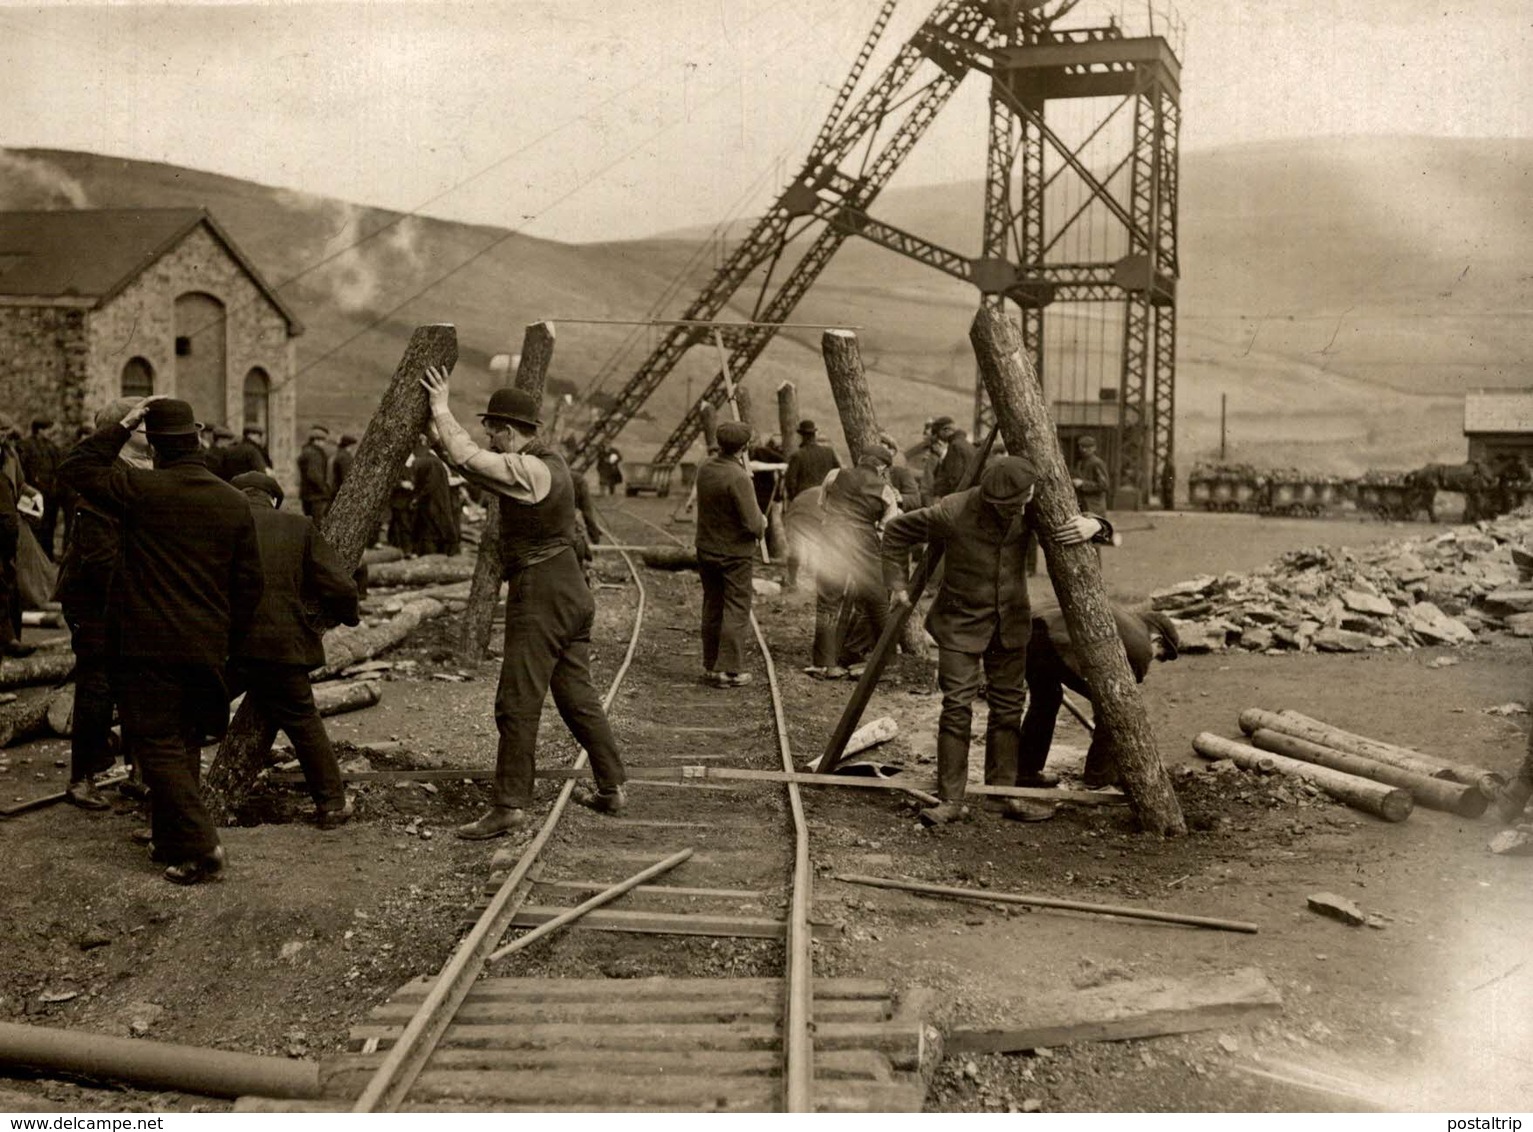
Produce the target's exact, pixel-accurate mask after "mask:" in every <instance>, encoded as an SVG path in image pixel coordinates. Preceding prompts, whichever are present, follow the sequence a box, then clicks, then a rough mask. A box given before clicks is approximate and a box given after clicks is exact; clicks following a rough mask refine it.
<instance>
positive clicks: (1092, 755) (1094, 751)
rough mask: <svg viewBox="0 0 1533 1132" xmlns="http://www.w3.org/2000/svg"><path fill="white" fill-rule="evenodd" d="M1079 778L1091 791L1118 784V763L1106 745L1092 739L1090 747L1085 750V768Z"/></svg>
mask: <svg viewBox="0 0 1533 1132" xmlns="http://www.w3.org/2000/svg"><path fill="white" fill-rule="evenodd" d="M1081 778H1082V779H1083V780H1084V781H1085V783H1086V785H1087V787H1089V788H1090V789H1092V790H1100V789H1102V788H1103V787H1104V786H1116V785H1117V784H1118V762H1117V760H1116V759H1114V758H1113V757H1112V752H1111V751H1110V750H1109V749H1108V747H1107V744H1106V743H1103V742H1101V741H1099V740H1097V739H1092V741H1091V746H1090V747H1088V748H1087V749H1086V767H1085V770H1084V771H1082V773H1081Z"/></svg>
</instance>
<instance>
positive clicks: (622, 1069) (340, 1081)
mask: <svg viewBox="0 0 1533 1132" xmlns="http://www.w3.org/2000/svg"><path fill="white" fill-rule="evenodd" d="M382 1058H383V1054H381V1053H363V1054H349V1055H347V1056H344V1057H341V1058H337V1059H333V1060H331V1061H327V1062H325V1063H324V1064H322V1065H321V1066H320V1084H321V1089H322V1091H323V1092H324V1093H325V1095H326V1096H354V1095H355V1094H356V1093H358V1092H360V1091H361V1088H362V1085H361V1082H362V1081H365V1079H366V1075H367V1074H370V1073H371V1072H372V1071H373V1070H374V1069H376V1068H377V1066H378V1064H379V1062H380V1061H381V1060H382ZM590 1068H591V1054H590V1051H588V1050H582V1049H555V1050H502V1049H442V1050H437V1052H436V1053H434V1054H432V1056H431V1060H430V1061H429V1062H427V1064H426V1069H427V1071H430V1070H434V1069H456V1070H474V1069H486V1070H495V1071H500V1072H505V1071H508V1070H522V1071H525V1072H536V1071H541V1070H550V1069H551V1070H569V1071H573V1070H589V1069H590ZM815 1068H816V1070H817V1073H818V1076H819V1078H820V1079H821V1080H826V1081H832V1080H843V1079H844V1080H862V1081H877V1082H889V1081H892V1080H893V1079H894V1078H893V1073H892V1070H891V1068H890V1065H889V1059H888V1058H887V1057H885V1056H884V1055H883V1054H881V1053H877V1052H875V1051H873V1050H862V1049H849V1050H835V1051H830V1052H826V1053H823V1054H821V1055H820V1056H818V1057H816V1058H815ZM601 1071H602V1072H603V1073H609V1074H617V1075H621V1076H633V1075H651V1074H656V1073H676V1072H681V1073H713V1074H717V1075H719V1076H733V1077H778V1076H780V1075H781V1074H782V1055H781V1054H780V1053H778V1052H777V1051H776V1050H606V1051H605V1052H603V1053H602V1055H601Z"/></svg>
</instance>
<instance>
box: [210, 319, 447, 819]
mask: <svg viewBox="0 0 1533 1132" xmlns="http://www.w3.org/2000/svg"><path fill="white" fill-rule="evenodd" d="M457 360H458V335H457V331H455V330H454V329H453V327H452V326H450V325H446V324H436V325H431V326H420V327H416V329H415V333H413V334H412V335H410V343H409V345H407V346H406V347H405V352H404V356H403V357H402V358H400V360H399V365H398V367H396V368H395V370H394V376H393V377H392V378H391V379H390V380H389V384H388V388H387V389H385V390H384V393H383V400H382V401H381V402H380V403H379V405H378V411H377V412H376V413H374V414H373V418H372V420H370V421H369V422H368V424H367V431H366V432H365V433H363V434H362V442H361V443H360V444H358V445H357V455H356V459H355V460H354V461H353V463H352V466H351V472H350V474H349V475H347V477H346V482H345V483H344V484H342V485H341V490H340V493H339V494H338V495H337V496H336V497H335V502H334V504H333V505H332V506H331V508H330V512H329V514H328V515H326V516H325V522H324V524H323V527H322V530H323V532H324V536H325V540H326V541H327V542H328V543H329V544H330V546H331V548H332V549H333V550H334V551H335V553H336V557H337V558H339V559H340V564H341V568H342V569H344V570H345V571H346V572H347V573H350V572H351V571H353V570H355V569H356V568H357V565H358V564H359V563H360V562H361V561H362V552H363V551H364V550H366V549H367V545H368V543H369V542H370V541H371V539H372V536H373V530H374V528H375V526H376V524H377V519H378V516H379V515H381V514H382V513H383V510H384V508H385V507H386V506H387V505H388V499H389V492H390V491H391V490H392V488H393V486H394V485H395V484H397V483H398V482H399V480H400V478H401V477H402V476H403V475H404V470H405V461H406V460H407V459H409V457H410V453H411V452H413V451H414V450H415V445H416V441H417V439H418V438H419V436H420V434H421V433H422V432H423V431H424V430H425V428H426V421H427V415H428V409H427V405H426V391H425V389H423V388H422V387H421V378H422V377H423V376H424V375H425V372H426V367H427V366H439V367H441V368H443V369H448V370H450V369H452V367H453V366H454V365H455V364H456V363H457ZM326 656H327V658H328V656H329V647H328V642H327V647H326ZM353 663H355V662H353ZM341 667H343V668H344V667H345V665H342V666H341ZM276 737H277V730H276V727H275V726H274V725H273V724H272V722H271V720H270V718H269V717H268V716H267V714H266V713H265V712H264V711H261V710H260V709H259V708H258V707H257V706H256V704H255V703H254V702H253V701H250V700H247V701H246V702H245V703H244V704H242V705H241V706H240V709H239V711H237V712H236V713H235V715H234V719H233V721H232V722H231V723H230V724H229V730H228V733H227V734H226V735H225V736H224V739H223V742H222V743H220V744H219V747H218V754H217V755H215V756H214V758H213V763H212V765H211V766H210V767H209V768H208V774H207V779H206V781H205V783H204V788H205V794H206V796H207V802H208V809H209V812H211V813H212V815H213V818H214V820H215V821H221V822H227V821H229V820H230V819H231V818H232V816H233V814H234V813H235V812H236V810H238V809H240V808H241V807H242V806H243V805H244V802H245V799H246V797H247V796H248V795H249V793H250V791H251V788H252V787H254V785H255V783H256V780H257V778H258V777H259V775H260V773H261V771H262V770H263V769H264V768H265V766H266V758H267V755H268V754H269V753H270V751H271V745H272V741H273V740H274V739H275V738H276Z"/></svg>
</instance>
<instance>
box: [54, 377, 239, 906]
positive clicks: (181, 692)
mask: <svg viewBox="0 0 1533 1132" xmlns="http://www.w3.org/2000/svg"><path fill="white" fill-rule="evenodd" d="M140 422H143V424H144V430H145V432H146V433H147V434H148V436H149V446H150V447H151V448H152V449H153V450H154V467H153V468H152V469H142V468H132V467H126V466H124V465H123V464H122V463H120V462H119V461H118V459H117V454H118V452H119V451H120V450H121V449H122V447H123V445H124V444H125V443H126V442H127V440H128V436H129V434H131V433H132V432H133V430H134V429H136V428H137V427H138V425H139V423H140ZM59 472H60V475H61V476H62V477H63V478H64V479H65V480H66V481H68V482H69V483H71V484H72V485H73V486H74V487H75V489H76V490H77V491H79V493H80V494H81V495H83V496H84V497H85V498H86V499H87V500H88V501H90V502H91V503H92V504H94V505H95V506H97V507H101V508H103V509H106V510H108V511H111V512H113V513H114V514H117V515H118V516H120V517H121V518H122V520H123V528H122V529H123V536H122V539H123V554H122V573H121V583H120V585H119V586H118V587H117V590H116V592H115V593H114V595H113V608H114V613H115V618H114V624H113V626H112V628H113V632H114V636H115V640H114V641H113V645H114V653H115V656H116V659H117V664H116V686H117V690H118V695H119V699H118V710H119V711H120V712H121V714H122V727H123V736H124V738H125V739H126V741H127V743H128V745H129V746H130V747H131V748H132V751H133V757H134V759H135V760H137V762H138V764H139V766H140V768H141V769H142V771H143V775H144V782H145V784H146V785H147V786H148V787H149V791H150V796H149V800H150V807H151V811H150V813H151V823H152V824H151V830H152V838H153V844H154V846H155V849H154V850H152V858H154V859H158V860H162V861H167V862H169V864H168V867H167V868H166V869H165V879H166V880H168V881H171V882H173V883H175V884H197V883H199V882H200V881H203V880H207V879H209V878H211V877H213V876H216V875H217V874H218V873H219V872H221V871H222V870H223V867H224V851H223V847H222V846H221V845H220V844H219V842H218V831H217V830H216V829H215V828H214V827H213V822H212V819H211V818H210V817H209V815H208V811H207V808H206V806H204V805H203V801H202V795H201V792H200V789H199V784H198V779H199V777H200V773H201V765H200V761H199V759H200V754H201V747H202V744H203V742H204V741H205V740H208V739H210V738H217V737H219V736H221V735H222V734H223V733H224V731H225V729H226V728H227V727H228V724H229V698H228V695H227V691H226V688H225V685H224V675H225V672H224V669H225V665H226V663H227V661H228V658H229V655H230V653H231V651H234V650H236V649H238V648H239V645H240V641H241V640H242V638H243V637H244V635H245V632H246V631H247V630H248V629H249V627H250V621H251V618H252V616H253V615H254V613H255V609H256V604H257V603H258V602H259V601H260V599H261V588H262V581H261V550H260V546H259V545H258V543H257V542H256V533H255V523H254V522H253V521H252V520H251V518H250V508H249V506H248V505H247V504H246V502H245V500H244V498H243V497H242V496H241V495H240V493H239V492H238V491H235V490H234V489H233V488H231V487H230V486H229V485H228V484H226V483H223V482H222V481H220V480H219V479H218V477H217V476H215V475H214V474H213V473H212V472H210V471H208V469H207V467H206V465H204V464H203V462H202V454H201V451H200V444H199V442H198V440H197V424H196V422H195V421H194V420H193V417H192V407H191V406H190V405H189V404H187V403H186V402H185V401H180V400H175V399H172V398H168V397H147V398H145V399H144V400H143V401H140V402H139V403H138V404H137V405H135V406H134V407H133V408H132V409H130V410H129V411H128V412H127V414H126V415H124V416H123V418H122V420H121V421H120V422H119V423H117V424H109V425H108V426H107V427H106V428H104V429H101V430H99V431H97V432H96V433H95V435H93V436H91V437H89V438H87V439H85V440H82V441H81V442H80V443H79V444H77V445H75V447H74V448H73V449H72V450H71V451H70V452H69V454H68V455H67V456H65V457H64V462H63V464H62V465H60V468H59Z"/></svg>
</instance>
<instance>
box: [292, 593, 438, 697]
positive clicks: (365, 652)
mask: <svg viewBox="0 0 1533 1132" xmlns="http://www.w3.org/2000/svg"><path fill="white" fill-rule="evenodd" d="M446 608H447V607H446V606H445V605H443V604H442V603H441V602H440V601H437V600H436V599H435V598H430V597H426V598H418V599H417V600H415V601H411V602H408V603H407V604H406V605H405V607H404V608H403V609H401V610H400V611H399V612H398V613H396V614H394V616H392V617H390V618H389V619H388V620H387V621H384V622H383V623H381V624H378V625H343V626H342V627H341V628H339V629H332V630H331V631H330V632H328V633H326V634H325V663H324V664H322V665H320V666H319V667H318V668H316V669H315V670H314V671H313V672H312V673H310V676H311V677H312V678H313V679H315V680H325V679H328V678H330V677H331V676H338V675H340V673H341V672H343V671H344V670H345V669H348V668H350V667H351V666H352V665H353V664H361V663H362V662H363V661H364V660H371V659H372V658H373V657H375V656H377V655H378V654H379V653H381V652H383V651H385V650H386V649H391V648H393V647H394V646H395V645H397V644H399V643H400V642H401V641H403V640H404V639H405V638H406V637H408V636H409V635H410V634H411V633H413V632H415V630H416V629H418V628H420V623H421V622H422V621H426V620H429V619H430V618H432V617H439V616H441V615H442V613H443V612H444V611H445V610H446Z"/></svg>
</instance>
